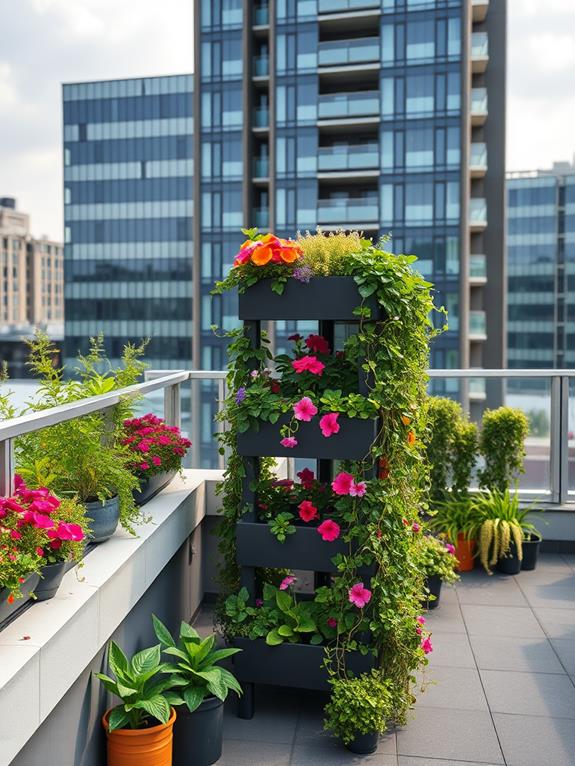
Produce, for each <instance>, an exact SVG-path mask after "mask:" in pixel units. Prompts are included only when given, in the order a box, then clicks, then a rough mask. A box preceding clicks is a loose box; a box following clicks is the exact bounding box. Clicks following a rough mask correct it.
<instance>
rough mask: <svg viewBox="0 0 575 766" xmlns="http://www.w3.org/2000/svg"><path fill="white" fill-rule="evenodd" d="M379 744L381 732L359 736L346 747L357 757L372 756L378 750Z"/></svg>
mask: <svg viewBox="0 0 575 766" xmlns="http://www.w3.org/2000/svg"><path fill="white" fill-rule="evenodd" d="M378 742H379V732H377V731H375V732H370V733H369V734H357V735H356V736H355V737H354V739H352V740H351V742H349V743H348V744H347V745H346V748H347V749H348V750H350V751H351V752H352V753H356V754H357V755H370V754H371V753H375V751H376V750H377V744H378Z"/></svg>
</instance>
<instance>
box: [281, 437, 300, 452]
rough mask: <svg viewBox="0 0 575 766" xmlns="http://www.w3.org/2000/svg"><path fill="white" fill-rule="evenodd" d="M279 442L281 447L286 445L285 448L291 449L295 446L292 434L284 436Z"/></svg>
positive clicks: (295, 440)
mask: <svg viewBox="0 0 575 766" xmlns="http://www.w3.org/2000/svg"><path fill="white" fill-rule="evenodd" d="M280 444H281V445H282V447H286V449H293V448H294V447H297V439H296V438H295V437H294V436H286V437H285V438H284V439H282V440H281V441H280Z"/></svg>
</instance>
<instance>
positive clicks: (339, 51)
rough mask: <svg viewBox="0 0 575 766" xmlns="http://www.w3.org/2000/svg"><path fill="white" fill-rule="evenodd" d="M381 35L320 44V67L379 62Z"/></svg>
mask: <svg viewBox="0 0 575 766" xmlns="http://www.w3.org/2000/svg"><path fill="white" fill-rule="evenodd" d="M379 59H380V48H379V37H360V38H358V39H357V40H330V41H329V42H324V43H320V44H319V53H318V63H319V66H320V67H333V66H347V65H353V64H364V63H369V62H374V61H376V62H378V63H379Z"/></svg>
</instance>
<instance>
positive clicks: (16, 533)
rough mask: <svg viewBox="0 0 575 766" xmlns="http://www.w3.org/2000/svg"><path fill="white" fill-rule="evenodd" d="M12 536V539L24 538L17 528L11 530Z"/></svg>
mask: <svg viewBox="0 0 575 766" xmlns="http://www.w3.org/2000/svg"><path fill="white" fill-rule="evenodd" d="M10 537H11V538H12V540H21V539H22V533H21V532H18V531H17V530H16V529H13V530H12V531H11V532H10Z"/></svg>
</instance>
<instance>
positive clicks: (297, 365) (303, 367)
mask: <svg viewBox="0 0 575 766" xmlns="http://www.w3.org/2000/svg"><path fill="white" fill-rule="evenodd" d="M291 366H292V367H293V368H294V370H295V371H296V372H297V373H298V375H301V373H302V372H311V373H312V375H321V374H322V373H323V371H324V368H325V364H323V362H320V361H319V359H317V358H316V357H315V356H302V357H301V359H294V360H293V362H292V363H291Z"/></svg>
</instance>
